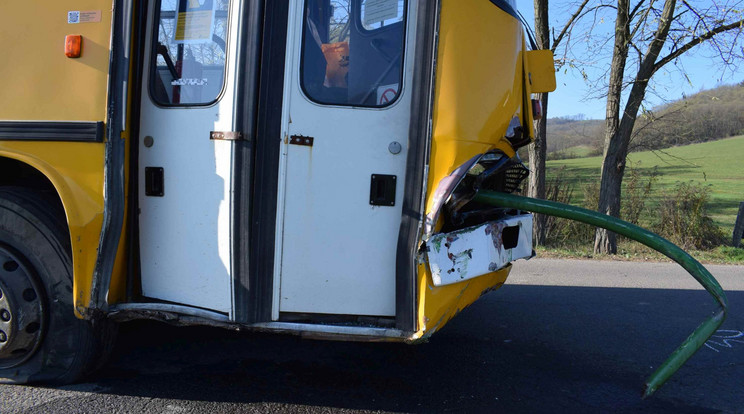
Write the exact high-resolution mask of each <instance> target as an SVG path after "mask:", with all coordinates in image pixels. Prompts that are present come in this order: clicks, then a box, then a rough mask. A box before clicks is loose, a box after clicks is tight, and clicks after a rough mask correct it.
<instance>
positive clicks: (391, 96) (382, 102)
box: [377, 83, 399, 106]
mask: <svg viewBox="0 0 744 414" xmlns="http://www.w3.org/2000/svg"><path fill="white" fill-rule="evenodd" d="M398 87H399V84H397V83H393V84H390V85H384V86H380V87H378V88H377V105H379V106H386V105H387V104H389V103H390V102H393V101H394V100H395V97H396V96H398Z"/></svg>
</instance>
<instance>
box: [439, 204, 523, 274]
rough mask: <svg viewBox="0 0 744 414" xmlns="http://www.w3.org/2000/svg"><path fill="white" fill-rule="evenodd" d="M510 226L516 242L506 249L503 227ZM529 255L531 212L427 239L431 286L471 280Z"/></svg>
mask: <svg viewBox="0 0 744 414" xmlns="http://www.w3.org/2000/svg"><path fill="white" fill-rule="evenodd" d="M513 227H517V228H518V230H519V235H518V239H517V244H516V246H514V247H512V248H505V247H504V240H503V232H504V229H505V228H513ZM511 231H515V230H511ZM507 243H508V242H507ZM531 256H532V215H531V214H522V215H518V216H514V217H510V218H507V219H504V220H497V221H491V222H488V223H484V224H481V225H478V226H473V227H468V228H466V229H462V230H457V231H454V232H451V233H439V234H435V235H433V236H431V238H430V239H429V241H428V242H427V259H428V262H429V266H430V269H431V275H432V280H433V282H434V286H442V285H449V284H452V283H457V282H461V281H463V280H468V279H473V278H475V277H478V276H482V275H485V274H488V273H492V272H495V271H497V270H499V269H501V268H503V267H504V266H506V265H507V264H509V262H512V261H514V260H517V259H523V258H529V257H531Z"/></svg>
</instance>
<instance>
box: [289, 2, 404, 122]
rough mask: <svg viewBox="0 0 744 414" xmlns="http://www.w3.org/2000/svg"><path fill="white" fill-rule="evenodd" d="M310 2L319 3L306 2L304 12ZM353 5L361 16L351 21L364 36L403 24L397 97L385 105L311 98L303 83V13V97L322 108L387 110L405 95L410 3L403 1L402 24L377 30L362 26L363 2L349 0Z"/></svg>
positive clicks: (302, 63) (302, 56)
mask: <svg viewBox="0 0 744 414" xmlns="http://www.w3.org/2000/svg"><path fill="white" fill-rule="evenodd" d="M310 1H317V0H304V1H303V2H302V6H303V7H302V10H303V11H304V10H305V9H306V8H307V5H308V4H307V3H308V2H310ZM349 1H351V2H352V3H353V6H354V7H352V10H356V8H359V14H358V16H349V19H353V23H352V24H354V26H356V28H357V29H358V30H359V33H360V34H362V35H364V36H371V34H372V33H378V30H385V29H388V28H391V27H395V25H396V24H402V25H403V30H402V33H401V39H402V45H401V52H400V87H399V88H398V93H397V94H396V95H395V99H393V100H391V101H390V102H388V103H386V104H385V105H362V104H351V103H338V102H322V101H320V100H318V99H316V98H315V97H313V96H311V95H310V94H309V93H308V91H307V89H305V83H304V82H303V79H304V76H303V75H304V72H305V34H306V33H305V25H306V24H307V18H308V16H307V14H306V13H304V12H303V17H302V27H301V28H300V30H301V33H302V35H301V36H300V45H299V47H300V65H299V69H300V70H299V71H298V78H299V79H298V81H299V83H300V90H301V91H302V95H304V96H305V98H306V99H307V100H309V101H310V102H312V103H314V104H316V105H320V106H328V107H339V108H352V109H353V108H358V109H387V108H390V107H392V106H393V105H394V104H395V103H396V102H398V99H399V98H400V96H401V95H403V91H404V80H405V76H404V75H405V63H406V48H407V46H408V42H407V40H408V39H407V37H408V7H409V1H408V0H403V17H402V20H401V21H400V22H397V23H395V24H392V25H389V26H385V27H381V28H379V29H376V30H367V29H365V28H364V26H363V25H362V21H361V16H362V13H361V5H362V0H349Z"/></svg>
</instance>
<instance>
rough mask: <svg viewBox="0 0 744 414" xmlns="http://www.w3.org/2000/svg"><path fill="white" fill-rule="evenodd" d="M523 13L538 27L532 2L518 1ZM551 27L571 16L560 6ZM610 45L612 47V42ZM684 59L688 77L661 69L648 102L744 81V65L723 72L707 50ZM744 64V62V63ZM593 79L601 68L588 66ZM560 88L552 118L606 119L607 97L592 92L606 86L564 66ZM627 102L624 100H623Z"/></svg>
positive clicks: (559, 77) (669, 67) (550, 106)
mask: <svg viewBox="0 0 744 414" xmlns="http://www.w3.org/2000/svg"><path fill="white" fill-rule="evenodd" d="M551 3H552V4H557V5H558V6H560V5H564V6H565V4H566V1H565V0H553V1H552V2H551ZM517 5H518V6H519V10H520V12H521V13H522V14H523V15H524V17H525V19H526V20H527V22H528V23H529V24H530V26H531V27H534V10H533V5H532V2H531V1H526V0H519V1H518V2H517ZM549 12H550V18H549V20H550V26H551V28H552V27H554V26H555V27H557V28H556V31H559V30H560V28H561V27H562V24H563V23H564V22H565V21H566V20H567V19H568V16H567V13H566V12H565V11H562V10H560V7H555V8H554V7H552V6H551V9H550V11H549ZM603 24H604V25H606V27H607V29H608V30H613V29H614V21H606V22H604V23H603ZM607 47H612V45H611V44H610V45H608V46H607ZM681 62H682V64H683V65H684V68H685V70H686V72H687V79H686V78H685V77H684V75H682V73H681V72H680V71H678V70H676V69H675V68H674V66H673V65H672V64H668V65H666V66H665V68H664V69H662V70H660V71H659V72H657V73H656V74H655V75H654V77H653V78H652V82H653V85H654V89H655V92H656V93H655V94H653V93H651V94H648V93H647V95H646V98H647V99H646V101H647V102H646V105H647V106H648V107H654V106H657V105H660V104H663V103H664V102H665V101H671V100H675V99H679V98H682V97H683V96H684V95H692V94H694V93H696V92H699V91H700V90H704V89H710V88H714V87H716V86H718V85H721V84H735V83H739V82H742V81H744V67H742V68H739V69H737V70H733V71H732V70H727V71H726V72H725V73H722V71H721V64H720V63H718V62H717V61H713V60H711V59H710V58H709V57H706V56H705V53H704V50H702V49H701V50H696V49H693V50H690V51H689V52H688V53H687V54H685V55H684V57H683V58H681ZM742 66H744V65H742ZM585 70H586V71H587V75H588V77H589V78H596V77H599V76H600V75H601V74H600V71H599V70H598V69H592V68H588V69H585ZM688 79H689V81H688ZM556 83H557V89H556V91H555V92H553V93H551V94H550V99H549V102H548V113H547V115H548V117H549V118H554V117H565V116H577V115H584V116H585V117H586V118H587V119H604V117H605V101H604V99H601V98H600V99H596V98H595V99H592V98H591V97H590V95H592V94H596V93H598V92H600V93H601V92H603V89H604V88H605V86H601V87H598V86H596V85H592V84H589V83H587V82H585V81H584V79H583V78H582V76H581V74H580V73H579V72H577V71H575V70H571V69H567V70H566V69H561V70H560V71H559V72H556ZM623 104H624V101H623Z"/></svg>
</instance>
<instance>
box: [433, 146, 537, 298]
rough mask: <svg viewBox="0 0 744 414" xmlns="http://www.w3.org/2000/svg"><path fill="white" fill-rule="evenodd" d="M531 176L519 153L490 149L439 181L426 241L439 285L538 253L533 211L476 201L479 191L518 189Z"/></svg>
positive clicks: (471, 276) (511, 191)
mask: <svg viewBox="0 0 744 414" xmlns="http://www.w3.org/2000/svg"><path fill="white" fill-rule="evenodd" d="M528 175H529V170H528V169H527V168H526V167H525V166H524V164H523V163H522V161H521V160H520V159H519V157H518V156H515V157H514V158H509V157H507V156H506V155H505V154H503V153H501V152H489V153H486V154H481V155H478V156H476V157H473V158H471V159H470V160H469V161H468V162H467V163H465V164H463V165H462V166H461V167H460V168H458V169H457V170H455V171H454V172H453V173H452V174H450V175H449V176H447V177H445V178H444V179H443V180H442V181H441V182H440V185H439V187H438V188H437V191H436V195H435V199H434V201H433V205H432V209H431V210H430V212H429V214H428V215H427V220H426V224H427V226H426V229H425V230H426V234H425V238H424V240H425V241H424V243H423V244H422V248H423V253H424V254H425V256H426V261H427V262H428V264H429V267H430V270H431V274H432V281H433V283H434V285H435V286H441V285H447V284H452V283H457V282H460V281H464V280H468V279H472V278H475V277H478V276H482V275H485V274H488V273H492V272H494V271H497V270H499V269H502V268H504V267H505V266H506V265H508V264H509V263H510V262H512V261H514V260H517V259H525V258H530V257H532V256H534V251H533V250H532V215H531V214H530V213H527V212H523V211H520V210H515V209H511V208H499V207H493V206H492V205H488V204H483V203H479V202H477V201H474V200H473V199H474V197H475V195H476V193H477V192H478V191H479V190H488V191H498V192H504V193H514V192H518V191H519V189H520V187H521V185H522V182H523V181H524V179H525V178H526V177H527V176H528Z"/></svg>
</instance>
